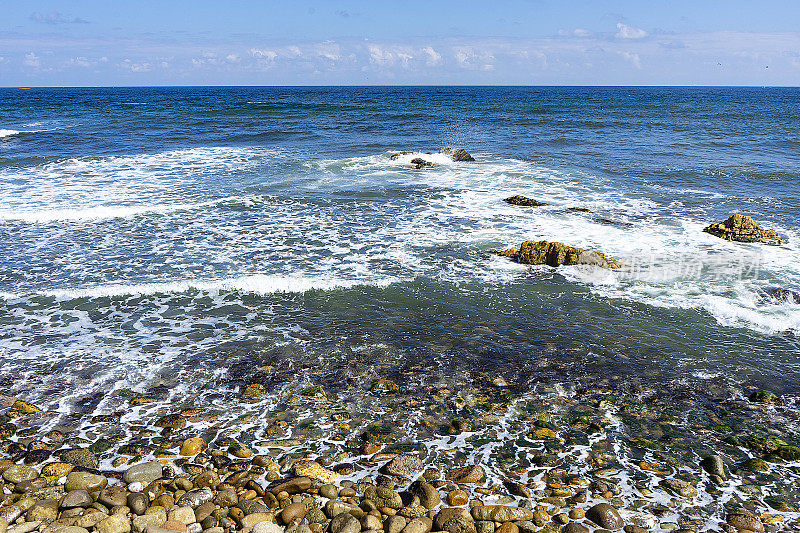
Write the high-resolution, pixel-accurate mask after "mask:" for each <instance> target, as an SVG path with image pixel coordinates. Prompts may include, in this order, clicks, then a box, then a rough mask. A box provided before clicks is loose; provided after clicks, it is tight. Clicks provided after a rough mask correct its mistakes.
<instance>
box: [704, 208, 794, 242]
mask: <svg viewBox="0 0 800 533" xmlns="http://www.w3.org/2000/svg"><path fill="white" fill-rule="evenodd" d="M703 231H705V232H706V233H710V234H711V235H714V236H715V237H719V238H720V239H725V240H726V241H737V242H761V243H764V244H773V245H777V244H783V243H784V242H785V241H784V240H782V239H781V238H780V236H779V235H778V233H777V232H776V231H775V230H772V229H768V230H764V229H761V227H760V226H759V225H758V224H757V223H756V221H755V220H753V219H752V218H750V217H748V216H744V215H740V214H738V213H737V214H735V215H731V216H730V217H729V218H728V219H727V220H726V221H724V222H720V223H719V224H711V225H710V226H708V227H706V228H704V229H703Z"/></svg>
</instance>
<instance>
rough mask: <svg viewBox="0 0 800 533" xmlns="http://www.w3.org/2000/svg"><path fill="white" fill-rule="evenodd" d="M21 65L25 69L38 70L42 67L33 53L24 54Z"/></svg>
mask: <svg viewBox="0 0 800 533" xmlns="http://www.w3.org/2000/svg"><path fill="white" fill-rule="evenodd" d="M22 64H23V65H25V66H26V67H31V68H39V67H40V66H41V65H42V62H41V60H40V59H39V56H37V55H36V54H34V53H33V52H28V53H27V54H25V59H24V60H23V61H22Z"/></svg>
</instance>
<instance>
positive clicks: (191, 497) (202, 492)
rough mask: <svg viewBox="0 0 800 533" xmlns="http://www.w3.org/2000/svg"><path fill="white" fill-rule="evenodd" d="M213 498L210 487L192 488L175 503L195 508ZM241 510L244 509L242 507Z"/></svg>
mask: <svg viewBox="0 0 800 533" xmlns="http://www.w3.org/2000/svg"><path fill="white" fill-rule="evenodd" d="M213 499H214V493H213V492H211V489H194V490H190V491H189V492H187V493H186V494H184V495H183V496H181V497H180V498H178V502H177V505H180V506H188V507H191V508H192V509H197V508H198V507H200V506H201V505H203V504H204V503H206V502H210V501H211V500H213ZM242 510H243V511H244V509H242ZM258 512H261V511H258ZM247 514H250V513H247Z"/></svg>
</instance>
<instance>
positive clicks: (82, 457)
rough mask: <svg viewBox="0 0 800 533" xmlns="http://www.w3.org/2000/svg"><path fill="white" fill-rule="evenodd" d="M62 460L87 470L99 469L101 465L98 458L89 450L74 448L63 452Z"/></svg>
mask: <svg viewBox="0 0 800 533" xmlns="http://www.w3.org/2000/svg"><path fill="white" fill-rule="evenodd" d="M61 460H62V461H64V462H65V463H69V464H73V465H75V466H82V467H85V468H97V466H98V465H99V464H100V461H99V460H98V459H97V456H96V455H95V454H94V453H92V450H90V449H89V448H73V449H71V450H66V451H64V452H61Z"/></svg>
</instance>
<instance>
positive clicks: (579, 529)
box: [561, 522, 589, 533]
mask: <svg viewBox="0 0 800 533" xmlns="http://www.w3.org/2000/svg"><path fill="white" fill-rule="evenodd" d="M561 533H589V528H588V527H586V526H584V525H583V524H579V523H578V522H570V523H569V524H567V525H566V526H564V527H563V528H562V529H561Z"/></svg>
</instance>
